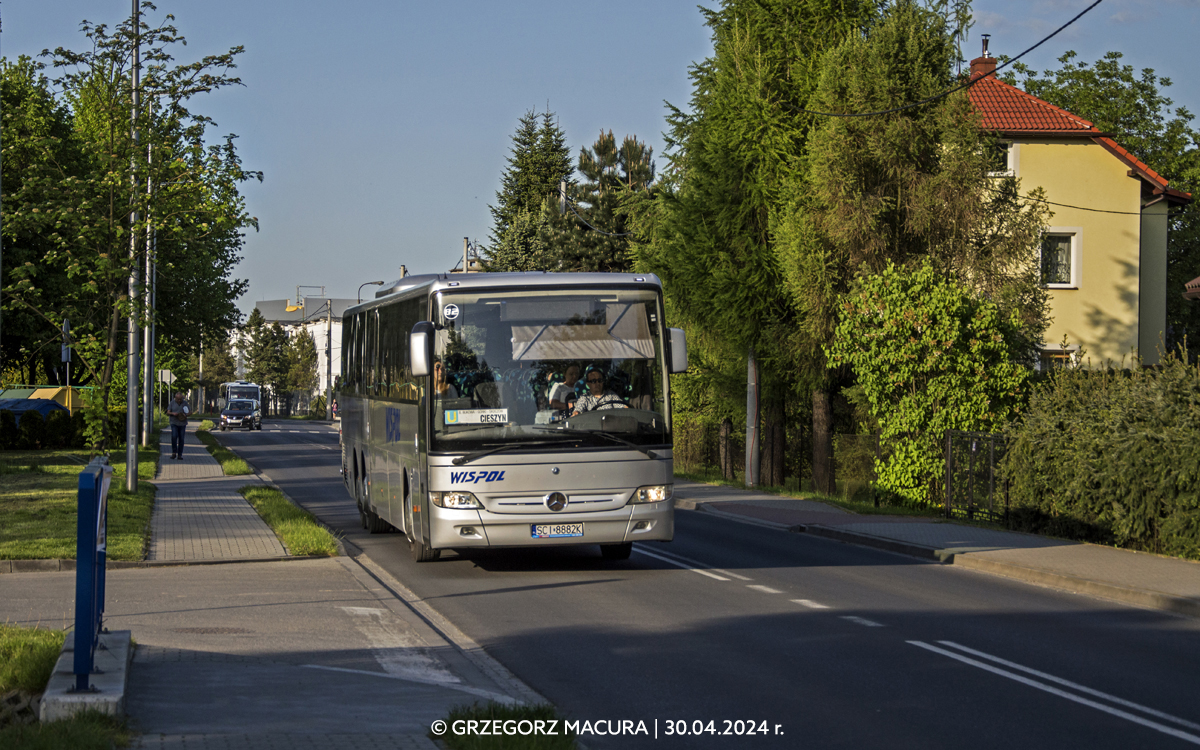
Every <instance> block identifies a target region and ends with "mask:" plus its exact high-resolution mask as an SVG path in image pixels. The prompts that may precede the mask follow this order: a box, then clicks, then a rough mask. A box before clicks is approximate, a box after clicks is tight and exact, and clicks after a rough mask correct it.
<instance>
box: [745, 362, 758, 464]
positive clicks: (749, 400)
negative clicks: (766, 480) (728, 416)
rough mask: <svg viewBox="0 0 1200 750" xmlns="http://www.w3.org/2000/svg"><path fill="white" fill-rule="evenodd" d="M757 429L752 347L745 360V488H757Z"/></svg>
mask: <svg viewBox="0 0 1200 750" xmlns="http://www.w3.org/2000/svg"><path fill="white" fill-rule="evenodd" d="M758 446H759V429H758V360H757V359H755V358H754V347H750V356H749V357H748V358H747V360H746V486H747V487H757V486H758V470H759V459H760V455H761V454H760V453H759V449H758Z"/></svg>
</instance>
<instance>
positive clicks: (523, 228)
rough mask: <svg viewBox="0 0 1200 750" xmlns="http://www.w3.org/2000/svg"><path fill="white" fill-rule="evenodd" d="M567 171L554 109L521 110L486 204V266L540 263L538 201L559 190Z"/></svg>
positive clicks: (504, 268) (518, 266)
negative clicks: (492, 199) (501, 171)
mask: <svg viewBox="0 0 1200 750" xmlns="http://www.w3.org/2000/svg"><path fill="white" fill-rule="evenodd" d="M539 121H540V123H539ZM572 171H573V170H572V168H571V153H570V149H569V148H567V144H566V136H565V135H564V134H563V131H562V129H561V128H560V127H559V126H558V124H557V123H556V122H555V121H554V113H553V112H550V111H549V110H547V111H545V112H543V113H541V114H538V113H536V112H534V111H533V110H530V111H528V112H526V113H525V114H524V115H523V116H522V117H521V120H520V123H519V124H518V126H517V132H516V133H514V134H513V142H512V148H511V152H510V154H509V157H508V166H507V168H505V170H504V174H503V176H502V177H501V178H500V190H499V191H498V192H497V193H496V205H494V206H489V208H490V209H491V212H492V220H493V222H494V223H493V225H492V235H491V238H490V242H491V251H490V252H489V253H488V256H487V258H486V261H485V262H486V265H487V267H488V268H489V269H490V270H494V271H532V270H539V269H544V268H545V263H546V258H545V257H544V253H543V248H542V246H541V245H540V244H539V242H540V240H539V237H538V234H539V231H538V229H539V226H540V224H541V223H542V222H543V219H542V218H541V212H542V205H543V203H544V202H545V200H546V198H548V197H549V196H551V195H557V194H558V190H559V183H560V182H561V181H562V180H566V179H568V178H570V176H571V173H572Z"/></svg>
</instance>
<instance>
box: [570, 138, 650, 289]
mask: <svg viewBox="0 0 1200 750" xmlns="http://www.w3.org/2000/svg"><path fill="white" fill-rule="evenodd" d="M653 153H654V150H653V149H652V148H650V147H649V146H647V145H646V144H644V143H642V142H641V141H639V140H638V139H637V137H636V136H632V135H627V136H625V138H624V140H622V142H621V145H620V146H619V147H618V146H617V139H616V137H615V136H613V133H612V131H611V130H609V131H608V132H607V133H606V132H604V131H603V130H602V131H600V137H599V138H597V139H596V143H595V144H594V145H593V146H592V147H591V148H590V149H589V148H582V149H580V150H579V167H578V171H579V174H580V175H581V176H582V177H583V182H581V183H576V184H575V185H573V186H572V187H571V188H570V189H569V190H568V200H569V201H570V204H571V205H570V206H569V207H568V208H567V210H566V212H559V211H558V210H557V209H558V207H557V205H555V206H553V207H552V208H551V214H550V217H551V218H550V219H549V222H548V223H549V231H548V236H547V240H548V244H549V245H550V246H551V247H552V248H553V252H554V253H555V254H556V255H557V256H558V261H559V262H558V263H557V264H555V265H556V266H557V267H556V269H555V270H562V271H609V272H611V271H617V272H620V271H628V270H630V267H631V259H630V258H629V255H628V250H629V231H628V220H629V212H628V210H626V209H624V208H623V207H622V202H623V198H624V197H625V196H626V195H628V194H629V193H630V192H633V191H646V190H648V189H649V187H650V184H651V183H652V182H653V181H654V160H653V159H652V158H651V156H652V154H653Z"/></svg>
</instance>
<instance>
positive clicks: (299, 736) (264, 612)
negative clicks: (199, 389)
mask: <svg viewBox="0 0 1200 750" xmlns="http://www.w3.org/2000/svg"><path fill="white" fill-rule="evenodd" d="M164 437H165V440H164V443H163V445H162V448H163V456H169V455H170V437H169V433H167V434H166V435H164ZM259 481H260V480H259V479H258V478H257V477H255V476H253V475H251V476H245V477H228V478H227V477H224V476H223V475H222V474H221V470H220V466H219V465H218V464H217V462H216V461H215V460H214V459H213V458H212V457H211V456H210V455H209V454H208V452H207V450H205V448H204V447H203V446H202V445H199V444H198V441H197V440H196V438H195V437H194V435H193V434H192V428H189V434H188V436H187V441H186V447H185V449H184V459H183V460H182V461H173V460H171V459H169V458H164V460H163V461H162V465H161V469H160V472H159V476H158V478H156V479H155V480H154V483H155V484H156V485H157V487H158V493H157V500H156V504H155V510H154V514H153V518H152V520H151V525H152V535H151V547H150V555H149V557H150V559H149V560H148V561H147V562H144V563H141V567H112V568H110V569H109V571H108V575H107V582H106V589H107V591H106V601H105V604H106V609H105V618H104V624H105V627H107V628H108V629H109V630H112V631H118V630H128V631H131V633H132V637H133V639H134V641H135V642H136V644H137V647H136V650H135V652H134V656H133V660H132V664H131V665H130V668H129V672H128V681H127V684H126V689H125V695H124V705H125V709H126V714H127V716H128V718H129V721H130V725H131V727H132V728H133V729H134V730H135V731H137V732H139V733H141V736H140V737H139V738H138V739H137V740H136V741H135V745H134V746H135V747H141V748H190V749H196V748H199V749H200V750H218V749H220V750H243V749H244V750H258V749H260V748H266V749H268V750H271V749H274V748H279V749H280V750H283V749H284V748H287V749H289V750H290V749H291V748H334V749H344V750H357V749H358V748H364V749H365V748H380V747H389V748H423V749H425V750H433V749H434V748H436V745H435V744H434V743H433V742H432V740H430V739H429V738H428V736H427V734H426V733H427V731H428V730H429V727H430V725H431V723H432V722H433V721H435V720H437V719H442V718H444V717H445V716H446V714H447V713H448V711H449V710H450V708H452V707H453V706H457V705H462V704H469V703H472V702H476V701H487V700H498V701H502V702H523V703H536V702H543V701H544V699H543V698H541V696H538V695H537V694H536V693H534V692H533V691H532V690H530V689H529V688H528V687H527V686H525V685H524V684H523V683H522V682H520V681H519V680H518V679H517V678H515V677H514V676H513V675H512V674H511V673H510V672H508V671H507V670H506V669H505V668H504V667H503V666H501V665H500V664H499V663H498V662H496V661H495V660H493V659H491V658H490V657H488V656H487V655H486V654H485V653H484V652H483V650H482V649H481V648H480V647H479V646H478V645H477V644H475V643H474V642H472V641H471V640H470V639H469V638H468V637H467V636H465V635H463V634H462V633H461V632H459V631H458V630H457V629H456V628H455V627H454V626H453V625H452V624H450V623H449V622H447V621H445V620H444V619H443V618H441V616H440V615H439V614H438V613H437V612H435V611H434V610H432V608H430V607H428V605H426V604H425V603H424V602H422V601H420V600H419V599H418V598H417V597H416V596H415V595H413V594H412V593H411V592H409V591H408V590H407V589H406V588H405V587H404V586H403V584H401V583H400V582H399V581H397V580H395V579H394V578H392V577H391V576H390V575H389V574H388V573H387V572H386V571H384V570H383V569H381V568H379V567H378V566H376V565H375V564H374V563H372V562H371V561H370V560H368V559H367V558H365V557H360V558H357V559H355V558H351V557H335V558H297V557H291V556H289V555H288V554H287V552H286V550H284V548H283V546H282V545H281V544H280V543H279V540H278V539H277V538H276V537H275V534H274V532H273V531H272V530H271V529H270V528H269V527H268V526H267V525H266V524H265V523H264V522H263V521H262V520H261V519H260V518H259V516H258V514H257V513H256V512H255V511H254V510H253V508H251V507H250V505H249V504H248V503H247V502H246V501H245V499H244V498H242V496H241V495H240V494H238V492H237V490H238V488H240V487H242V486H245V485H246V484H252V483H257V482H259ZM252 561H253V562H252ZM213 563H224V564H213ZM74 599H75V576H74V573H71V572H45V573H42V572H39V573H11V574H6V575H3V576H0V622H7V623H9V624H14V625H22V626H29V627H33V626H40V627H50V628H62V629H68V628H70V627H71V625H72V624H73V622H74V614H73V612H74V609H73V602H74Z"/></svg>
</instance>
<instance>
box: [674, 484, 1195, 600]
mask: <svg viewBox="0 0 1200 750" xmlns="http://www.w3.org/2000/svg"><path fill="white" fill-rule="evenodd" d="M675 498H676V499H675V507H677V508H682V509H686V510H698V511H702V512H707V513H714V514H717V515H720V516H722V517H724V518H728V519H730V520H735V521H739V522H744V523H753V524H759V525H763V526H769V527H772V528H777V529H781V530H786V531H791V532H796V533H805V534H813V535H815V536H823V537H827V538H831V539H837V540H840V541H843V542H849V543H851V544H859V545H863V546H866V547H874V548H877V549H884V550H889V551H892V552H898V553H901V554H906V555H913V556H916V557H922V558H925V559H929V560H937V561H940V562H944V563H948V564H954V565H959V566H962V567H966V568H972V569H974V570H979V571H983V572H986V573H991V574H994V575H1000V576H1005V577H1007V578H1015V579H1018V580H1021V581H1025V582H1028V583H1033V584H1037V585H1042V586H1050V587H1053V588H1058V589H1063V590H1066V591H1073V592H1076V593H1080V594H1085V595H1088V596H1095V597H1099V598H1102V599H1110V600H1113V601H1118V602H1122V603H1125V604H1131V605H1134V606H1138V607H1147V608H1151V609H1159V610H1163V611H1167V612H1174V613H1176V614H1180V615H1186V616H1188V617H1198V618H1200V563H1197V562H1191V561H1188V560H1179V559H1176V558H1170V557H1160V556H1158V555H1152V554H1146V553H1141V552H1131V551H1129V550H1121V549H1116V548H1113V547H1102V546H1099V545H1095V544H1084V543H1080V542H1071V541H1065V540H1061V539H1051V538H1049V537H1043V536H1035V535H1032V534H1022V533H1019V532H1013V531H1000V530H994V529H986V528H980V527H976V526H970V525H967V524H963V523H956V522H953V521H942V520H938V519H928V518H914V517H911V516H885V515H858V514H854V513H849V512H847V511H844V510H842V509H841V508H838V507H836V506H832V505H827V504H825V503H820V502H815V501H811V500H798V499H794V498H783V497H779V496H777V495H768V494H765V493H762V492H754V491H750V490H742V489H737V488H731V487H721V486H713V485H707V484H699V483H696V482H678V483H677V484H676V485H675Z"/></svg>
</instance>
